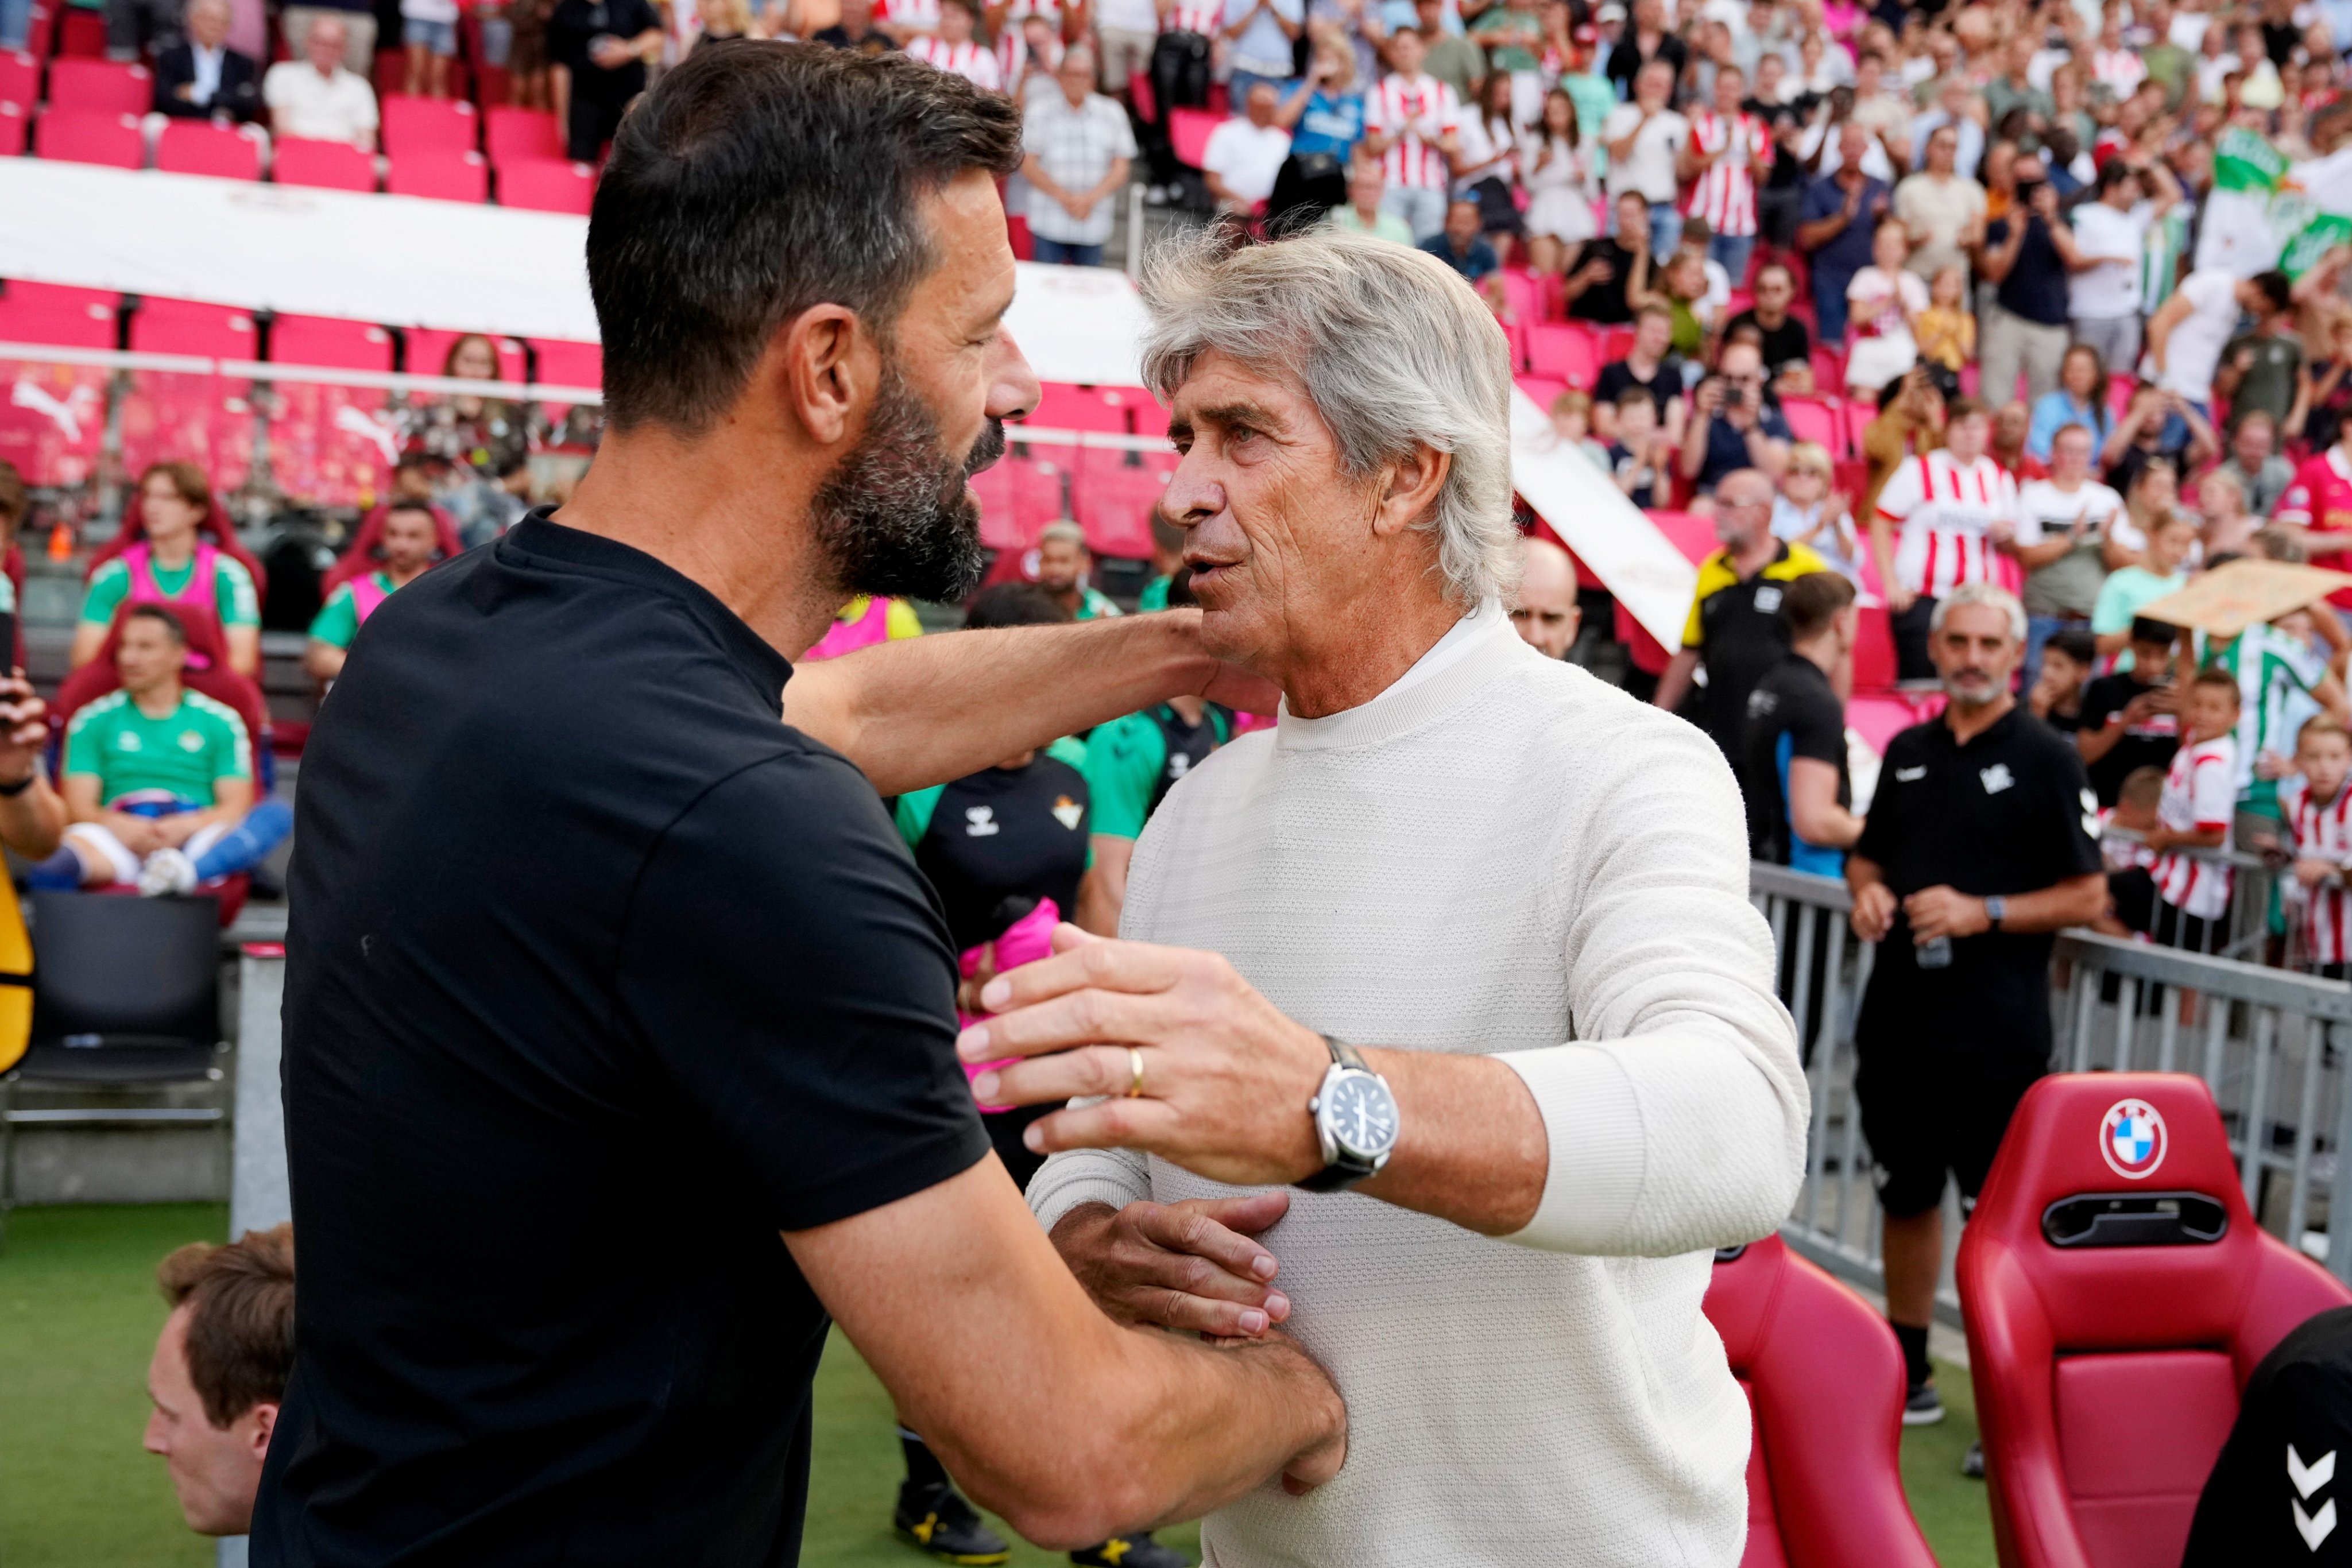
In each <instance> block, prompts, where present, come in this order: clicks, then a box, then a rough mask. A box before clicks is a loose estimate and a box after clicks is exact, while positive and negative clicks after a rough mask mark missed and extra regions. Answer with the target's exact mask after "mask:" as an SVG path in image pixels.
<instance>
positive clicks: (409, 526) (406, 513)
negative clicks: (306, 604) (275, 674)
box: [302, 500, 441, 681]
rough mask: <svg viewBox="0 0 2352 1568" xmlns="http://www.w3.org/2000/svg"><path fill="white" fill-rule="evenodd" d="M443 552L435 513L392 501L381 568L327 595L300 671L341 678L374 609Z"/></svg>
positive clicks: (316, 676)
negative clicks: (361, 626)
mask: <svg viewBox="0 0 2352 1568" xmlns="http://www.w3.org/2000/svg"><path fill="white" fill-rule="evenodd" d="M440 547H441V530H440V529H439V528H436V526H435V525H434V521H433V508H432V507H430V506H428V505H426V504H425V502H423V501H407V500H400V501H394V502H393V504H392V507H391V509H390V510H389V511H387V512H385V513H384V515H383V566H382V567H380V568H378V569H377V570H374V571H371V572H366V573H363V574H362V575H361V576H358V577H355V578H352V580H350V581H349V582H345V583H342V584H341V585H340V586H338V587H337V588H336V590H335V591H334V592H332V593H331V594H329V595H328V596H327V602H326V604H325V605H324V606H322V607H321V608H320V611H319V614H318V617H317V619H315V620H313V621H312V622H310V649H309V651H308V652H306V653H304V654H303V655H302V667H303V668H304V669H306V670H308V671H310V677H311V679H313V680H317V681H331V680H333V679H334V678H335V677H336V676H337V675H340V674H342V673H343V661H344V659H346V658H348V657H349V656H350V653H351V646H352V638H354V637H356V636H358V635H359V634H360V624H361V622H364V621H365V620H366V619H367V618H368V617H369V616H371V615H373V614H374V613H375V607H376V606H377V605H379V604H382V603H383V601H385V600H387V599H389V598H391V597H392V595H393V591H394V590H395V589H401V588H405V587H407V586H408V585H409V584H410V583H412V582H414V581H415V580H416V579H417V578H419V577H420V576H422V575H424V572H425V568H426V567H429V566H431V565H432V564H433V552H434V551H435V550H436V549H439V548H440Z"/></svg>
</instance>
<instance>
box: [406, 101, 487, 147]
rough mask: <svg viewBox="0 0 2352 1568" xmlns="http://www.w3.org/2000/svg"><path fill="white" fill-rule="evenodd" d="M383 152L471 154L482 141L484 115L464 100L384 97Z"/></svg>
mask: <svg viewBox="0 0 2352 1568" xmlns="http://www.w3.org/2000/svg"><path fill="white" fill-rule="evenodd" d="M382 109H383V150H384V151H385V152H387V153H390V154H391V155H392V156H393V157H394V158H404V157H407V156H408V155H409V154H411V153H413V152H472V151H474V149H475V148H476V147H477V146H478V145H480V143H481V140H482V120H481V116H480V115H478V114H477V113H476V112H475V111H474V106H473V105H472V104H470V103H467V102H466V101H464V100H463V99H441V98H410V97H407V96H406V95H405V94H402V93H392V94H390V95H388V96H387V97H385V98H384V99H383V104H382Z"/></svg>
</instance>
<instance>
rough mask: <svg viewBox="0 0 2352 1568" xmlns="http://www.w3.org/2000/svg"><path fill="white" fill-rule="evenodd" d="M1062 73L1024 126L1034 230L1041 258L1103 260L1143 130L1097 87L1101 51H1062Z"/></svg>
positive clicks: (1081, 263) (1078, 47) (1035, 101)
mask: <svg viewBox="0 0 2352 1568" xmlns="http://www.w3.org/2000/svg"><path fill="white" fill-rule="evenodd" d="M1233 3H1234V4H1235V5H1246V4H1247V3H1248V0H1233ZM1054 79H1055V81H1056V82H1057V83H1059V84H1060V86H1061V89H1062V90H1061V91H1060V92H1059V93H1039V94H1037V95H1036V96H1035V97H1034V98H1032V99H1030V100H1029V103H1028V107H1027V113H1026V115H1025V117H1024V123H1023V126H1022V131H1021V150H1022V152H1023V154H1024V156H1023V159H1022V163H1021V172H1022V175H1023V176H1024V178H1025V179H1026V180H1027V181H1028V182H1029V185H1030V192H1029V232H1030V234H1031V235H1032V236H1034V241H1035V244H1036V258H1037V259H1038V260H1039V261H1042V262H1046V263H1048V264H1052V263H1059V264H1062V265H1064V266H1067V267H1100V266H1101V265H1102V252H1103V244H1104V242H1105V241H1107V240H1108V239H1109V238H1110V231H1111V225H1112V223H1113V221H1114V217H1115V214H1113V213H1112V211H1111V197H1112V194H1113V193H1116V192H1118V191H1121V190H1124V189H1125V188H1126V186H1127V172H1128V169H1129V167H1130V165H1131V163H1132V161H1133V160H1134V157H1135V152H1136V147H1135V133H1134V131H1132V130H1130V129H1129V125H1128V120H1127V110H1123V109H1121V108H1120V107H1119V106H1118V103H1117V102H1116V101H1114V100H1113V99H1108V98H1105V97H1104V96H1103V95H1102V94H1100V93H1098V92H1097V91H1095V90H1094V85H1095V59H1094V51H1092V50H1091V49H1089V48H1087V47H1086V46H1085V45H1084V44H1074V45H1072V46H1071V47H1070V48H1069V50H1068V51H1067V52H1066V53H1065V54H1064V55H1063V56H1062V63H1061V64H1060V65H1059V66H1057V67H1055V70H1054ZM1267 90H1268V91H1272V90H1273V89H1267Z"/></svg>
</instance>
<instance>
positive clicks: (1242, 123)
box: [1201, 81, 1290, 216]
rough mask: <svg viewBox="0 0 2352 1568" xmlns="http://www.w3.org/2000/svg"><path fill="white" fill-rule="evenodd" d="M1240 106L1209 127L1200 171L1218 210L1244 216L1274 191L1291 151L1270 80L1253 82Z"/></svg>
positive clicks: (1253, 211) (1287, 132)
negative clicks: (1239, 110)
mask: <svg viewBox="0 0 2352 1568" xmlns="http://www.w3.org/2000/svg"><path fill="white" fill-rule="evenodd" d="M1275 109H1276V104H1275V91H1274V84H1273V83H1272V82H1263V81H1261V82H1252V83H1251V84H1250V89H1249V98H1248V99H1247V100H1246V102H1245V103H1244V112H1243V113H1241V114H1238V115H1235V116H1234V118H1233V119H1231V120H1226V121H1225V122H1224V123H1223V124H1222V125H1220V126H1218V127H1217V128H1216V129H1215V130H1214V131H1210V132H1209V144H1208V146H1207V147H1205V148H1203V149H1202V153H1201V172H1202V174H1203V175H1204V176H1206V177H1207V179H1208V182H1209V194H1211V195H1212V196H1214V197H1215V198H1216V199H1217V206H1218V208H1219V209H1220V210H1221V211H1223V212H1228V213H1240V214H1244V216H1246V215H1248V214H1251V213H1255V211H1257V209H1258V207H1259V204H1262V203H1263V202H1265V199H1266V198H1267V197H1268V196H1271V195H1272V194H1274V177H1275V176H1276V174H1278V173H1280V172H1282V161H1283V160H1284V159H1285V158H1287V157H1289V156H1290V132H1289V131H1285V130H1284V129H1283V128H1282V127H1281V126H1279V125H1276V123H1275V122H1274V114H1275Z"/></svg>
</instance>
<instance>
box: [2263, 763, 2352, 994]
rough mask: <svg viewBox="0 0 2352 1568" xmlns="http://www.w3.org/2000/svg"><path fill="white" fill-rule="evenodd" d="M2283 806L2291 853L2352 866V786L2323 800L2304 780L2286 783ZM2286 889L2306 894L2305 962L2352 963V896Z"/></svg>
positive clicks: (2338, 890)
mask: <svg viewBox="0 0 2352 1568" xmlns="http://www.w3.org/2000/svg"><path fill="white" fill-rule="evenodd" d="M2278 803H2279V816H2280V817H2281V818H2282V819H2283V821H2282V822H2281V826H2282V827H2283V828H2284V830H2285V838H2286V846H2285V847H2286V850H2287V852H2288V853H2290V854H2292V855H2294V857H2295V858H2297V859H2298V860H2304V859H2308V860H2322V861H2334V862H2336V863H2337V864H2338V865H2342V866H2347V867H2352V786H2347V787H2346V788H2344V789H2338V790H2336V799H2335V800H2328V801H2318V800H2313V799H2312V798H2311V787H2310V785H2308V784H2307V783H2305V781H2304V780H2303V779H2302V778H2300V777H2296V778H2293V779H2280V780H2279V787H2278ZM2284 886H2285V888H2286V889H2287V891H2288V893H2289V894H2290V896H2293V895H2296V894H2299V895H2300V896H2301V902H2302V904H2303V923H2302V931H2303V956H2304V958H2305V960H2306V961H2307V962H2310V963H2314V964H2345V963H2352V893H2347V890H2346V889H2344V888H2342V887H2340V886H2339V887H2311V888H2306V887H2305V886H2304V885H2303V884H2302V883H2300V882H2298V881H2296V880H2294V879H2293V878H2289V879H2288V880H2287V881H2286V882H2285V883H2284Z"/></svg>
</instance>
